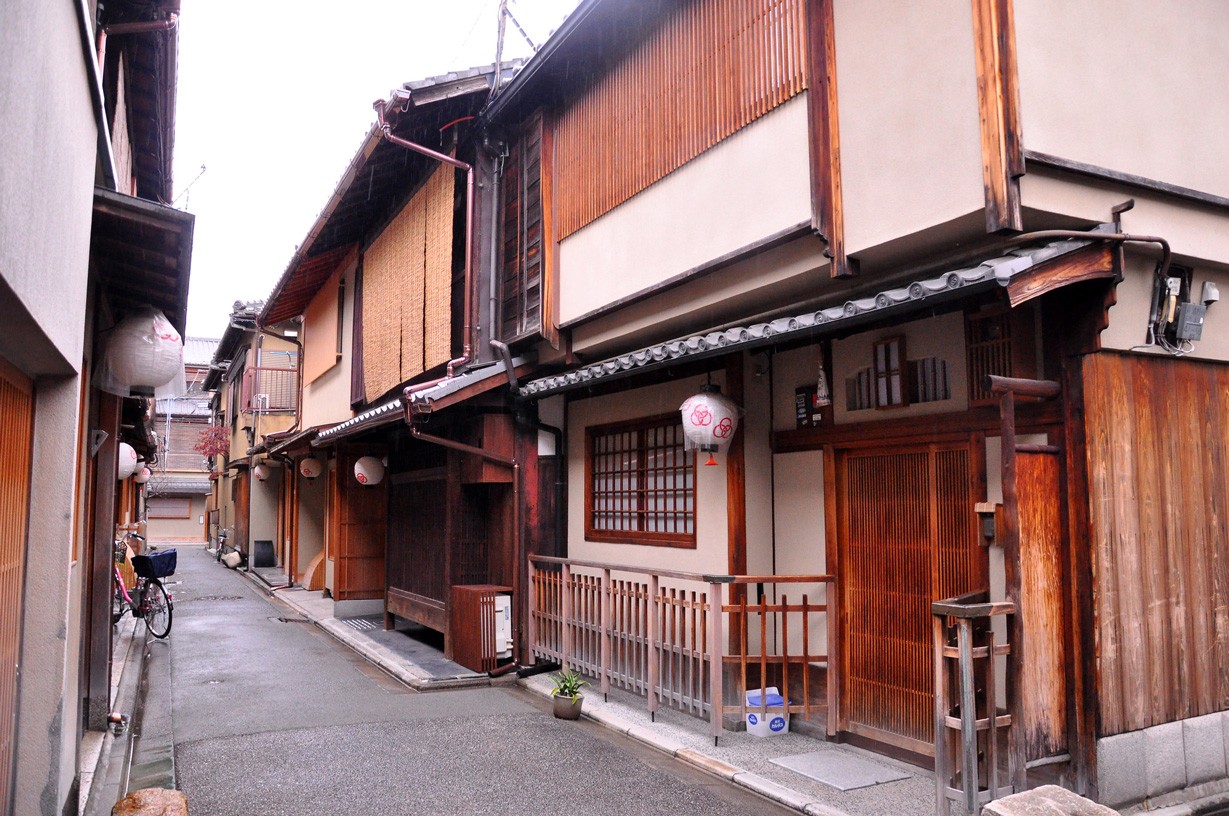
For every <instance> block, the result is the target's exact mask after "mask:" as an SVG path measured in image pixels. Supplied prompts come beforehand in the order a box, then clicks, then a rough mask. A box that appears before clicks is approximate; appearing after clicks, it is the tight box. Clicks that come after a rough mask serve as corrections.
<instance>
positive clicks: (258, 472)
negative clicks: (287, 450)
mask: <svg viewBox="0 0 1229 816" xmlns="http://www.w3.org/2000/svg"><path fill="white" fill-rule="evenodd" d="M252 475H253V476H254V477H256V481H258V482H263V481H264V480H265V479H268V478H269V466H268V465H257V466H256V467H254V468H252Z"/></svg>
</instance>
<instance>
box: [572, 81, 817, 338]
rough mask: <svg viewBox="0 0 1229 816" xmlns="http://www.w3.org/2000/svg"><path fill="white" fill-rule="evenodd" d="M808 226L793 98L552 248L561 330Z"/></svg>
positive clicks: (799, 100) (802, 103)
mask: <svg viewBox="0 0 1229 816" xmlns="http://www.w3.org/2000/svg"><path fill="white" fill-rule="evenodd" d="M810 220H811V198H810V170H809V159H808V154H807V118H806V95H805V94H800V95H798V96H797V97H795V98H794V99H792V100H790V101H789V102H786V103H785V104H784V105H782V106H781V107H779V108H777V109H776V110H774V111H773V112H771V113H769V114H768V115H766V116H764V117H763V118H761V119H759V120H757V121H756V122H754V123H753V124H751V125H749V126H747V127H745V128H743V129H742V130H740V131H739V132H737V133H735V134H734V135H733V136H731V137H730V138H728V139H726V140H724V141H723V142H721V143H720V144H718V145H716V146H715V147H713V148H711V149H710V150H708V151H706V152H705V153H703V154H701V155H700V156H698V157H697V158H695V159H693V160H692V161H690V162H688V163H687V164H685V165H684V166H683V167H681V168H679V169H678V170H676V171H674V172H673V173H671V174H670V175H669V176H667V177H666V178H664V179H662V180H661V181H659V182H657V183H656V184H654V185H652V186H651V187H649V188H648V189H646V190H644V191H642V192H640V193H638V194H637V195H636V196H634V197H633V198H631V199H630V200H629V201H627V202H625V203H623V204H622V205H620V206H618V207H616V208H615V209H614V210H611V211H610V212H608V213H606V214H605V215H603V216H602V217H601V218H599V219H597V220H596V221H594V222H593V223H591V224H589V225H588V226H586V227H584V228H583V229H581V230H579V231H577V232H576V233H574V234H572V235H570V236H568V237H567V238H566V239H564V240H563V241H562V242H560V245H559V306H560V311H559V318H560V320H561V321H562V322H564V323H566V322H568V321H570V320H573V319H575V318H577V317H579V316H581V315H584V314H587V313H589V312H592V311H593V310H595V309H598V308H600V307H602V306H606V305H607V304H610V303H613V302H615V301H618V300H619V299H621V298H625V297H627V296H629V295H632V294H634V293H637V292H640V291H643V290H645V289H647V288H649V287H651V286H653V285H655V284H658V283H660V282H662V281H664V280H667V279H669V278H671V277H673V276H676V275H679V274H681V273H684V272H687V271H689V270H691V269H694V268H696V267H698V266H700V265H702V264H704V263H706V262H708V261H711V260H713V259H715V258H719V257H721V256H723V255H726V254H728V253H731V252H734V251H736V250H739V249H741V248H743V247H745V246H747V245H749V244H752V243H754V242H756V241H758V240H761V239H763V238H765V237H767V236H770V235H773V234H775V233H778V232H782V231H784V230H787V229H790V228H792V227H796V226H798V225H799V224H801V223H809V222H810Z"/></svg>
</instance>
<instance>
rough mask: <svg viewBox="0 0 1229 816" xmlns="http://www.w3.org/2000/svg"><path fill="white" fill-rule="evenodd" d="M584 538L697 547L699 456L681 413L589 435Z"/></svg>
mask: <svg viewBox="0 0 1229 816" xmlns="http://www.w3.org/2000/svg"><path fill="white" fill-rule="evenodd" d="M585 442H586V448H587V450H586V457H585V464H586V468H585V470H586V490H585V537H586V538H589V539H591V540H594V541H615V542H625V543H630V544H650V545H657V546H667V547H695V546H696V469H695V458H694V457H693V456H692V454H691V453H690V452H689V451H686V450H684V448H683V425H682V422H681V421H680V420H679V416H678V414H668V415H665V416H660V417H653V418H649V419H644V420H640V421H637V422H628V423H619V424H615V425H603V426H598V427H592V428H589V429H587V430H586V432H585Z"/></svg>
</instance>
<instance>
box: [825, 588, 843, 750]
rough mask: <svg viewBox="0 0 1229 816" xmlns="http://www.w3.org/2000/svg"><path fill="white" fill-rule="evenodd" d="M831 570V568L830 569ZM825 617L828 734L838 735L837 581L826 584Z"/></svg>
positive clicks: (838, 654) (838, 652)
mask: <svg viewBox="0 0 1229 816" xmlns="http://www.w3.org/2000/svg"><path fill="white" fill-rule="evenodd" d="M829 571H831V570H829ZM824 619H825V621H826V622H827V624H828V660H827V662H826V663H825V664H824V672H825V677H824V685H825V686H826V691H827V694H828V716H827V717H825V719H826V720H827V727H828V736H830V737H834V736H836V726H837V716H836V706H837V669H836V667H837V665H839V664H840V662H841V661H840V653H841V652H840V649H839V648H838V645H839V644H838V643H837V638H839V637H840V634H839V631H840V627H839V626H838V625H837V624H838V620H837V605H836V581H835V579H834V580H830V581H828V582H827V583H826V584H824Z"/></svg>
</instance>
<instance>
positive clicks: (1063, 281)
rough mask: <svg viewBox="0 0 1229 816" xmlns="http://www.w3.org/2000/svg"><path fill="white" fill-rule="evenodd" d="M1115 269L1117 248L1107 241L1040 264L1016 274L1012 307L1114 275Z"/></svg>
mask: <svg viewBox="0 0 1229 816" xmlns="http://www.w3.org/2000/svg"><path fill="white" fill-rule="evenodd" d="M1114 274H1115V271H1114V248H1113V247H1112V246H1111V245H1110V244H1109V243H1105V242H1101V243H1099V244H1096V245H1094V246H1090V247H1085V248H1084V249H1081V250H1079V251H1077V252H1072V253H1068V254H1066V255H1063V256H1061V257H1059V258H1056V259H1054V260H1052V261H1047V262H1045V263H1041V264H1038V265H1037V266H1035V267H1033V268H1032V269H1030V270H1028V271H1027V272H1023V273H1021V274H1019V275H1016V276H1014V277H1012V279H1011V282H1010V283H1009V284H1007V299H1008V301H1010V303H1011V305H1012V307H1013V308H1014V307H1016V306H1019V305H1020V304H1022V303H1027V302H1028V301H1030V300H1032V299H1033V298H1036V297H1041V296H1042V295H1044V294H1046V293H1047V292H1052V291H1054V290H1055V289H1060V288H1062V287H1064V286H1070V285H1071V284H1073V283H1082V282H1083V281H1090V280H1097V279H1099V278H1110V277H1113V276H1114Z"/></svg>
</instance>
